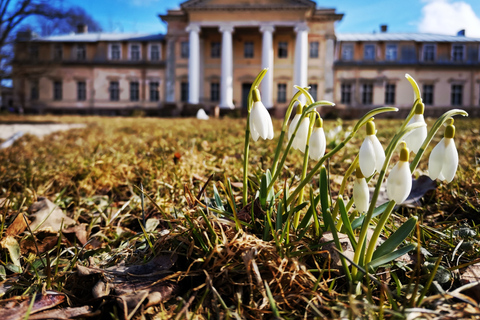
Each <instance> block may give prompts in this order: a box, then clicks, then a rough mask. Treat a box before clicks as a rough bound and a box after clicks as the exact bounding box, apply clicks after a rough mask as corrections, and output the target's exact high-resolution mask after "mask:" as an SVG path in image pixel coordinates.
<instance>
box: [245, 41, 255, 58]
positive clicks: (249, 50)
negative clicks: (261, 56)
mask: <svg viewBox="0 0 480 320" xmlns="http://www.w3.org/2000/svg"><path fill="white" fill-rule="evenodd" d="M243 57H244V58H253V41H245V43H244V46H243Z"/></svg>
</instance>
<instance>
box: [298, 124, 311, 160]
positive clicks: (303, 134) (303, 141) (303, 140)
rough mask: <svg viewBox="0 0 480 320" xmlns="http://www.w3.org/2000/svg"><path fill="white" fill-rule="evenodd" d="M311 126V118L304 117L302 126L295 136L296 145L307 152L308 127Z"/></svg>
mask: <svg viewBox="0 0 480 320" xmlns="http://www.w3.org/2000/svg"><path fill="white" fill-rule="evenodd" d="M309 126H310V119H309V118H303V120H302V123H301V124H300V127H299V128H298V131H297V135H296V136H295V140H297V141H296V146H297V148H298V150H300V151H302V152H305V146H306V145H307V137H308V127H309Z"/></svg>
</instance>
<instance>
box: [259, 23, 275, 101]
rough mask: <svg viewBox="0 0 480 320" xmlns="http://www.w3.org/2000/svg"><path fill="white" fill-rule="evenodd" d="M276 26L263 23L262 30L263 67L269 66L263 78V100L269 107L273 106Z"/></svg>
mask: <svg viewBox="0 0 480 320" xmlns="http://www.w3.org/2000/svg"><path fill="white" fill-rule="evenodd" d="M274 31H275V27H274V26H272V25H263V26H261V27H260V32H262V33H263V39H262V69H263V68H268V72H267V74H266V75H265V78H263V80H262V84H261V86H262V90H261V93H262V102H263V104H264V105H265V107H267V108H271V107H273V32H274Z"/></svg>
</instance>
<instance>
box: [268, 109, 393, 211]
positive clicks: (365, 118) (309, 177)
mask: <svg viewBox="0 0 480 320" xmlns="http://www.w3.org/2000/svg"><path fill="white" fill-rule="evenodd" d="M390 111H398V109H397V108H393V107H381V108H377V109H374V110H371V111H369V112H368V113H367V114H365V115H364V116H363V117H362V118H360V120H358V122H357V124H356V125H355V127H354V128H353V130H352V132H351V133H350V134H349V135H348V137H346V138H345V139H344V140H343V141H342V142H340V143H339V144H338V145H337V146H336V147H335V148H333V149H332V150H331V151H330V152H329V153H327V154H326V155H324V156H323V157H322V158H321V159H320V160H318V162H317V164H316V165H315V166H314V167H313V168H312V170H310V173H309V174H307V176H306V177H305V179H303V180H302V181H300V184H299V185H298V186H297V188H296V189H295V190H294V191H293V193H292V194H291V195H290V196H289V197H288V199H287V205H290V204H291V203H292V201H293V200H294V199H295V198H296V197H297V196H298V194H299V192H300V189H301V188H303V187H304V186H305V185H306V184H307V183H309V182H310V180H312V178H313V176H314V175H315V174H316V173H317V172H318V170H320V168H321V167H322V164H323V163H324V162H325V160H326V159H328V158H330V157H332V156H333V155H334V154H336V153H337V152H338V151H340V150H341V149H342V148H343V147H344V146H345V145H346V144H347V143H348V142H349V141H350V140H351V139H352V138H353V137H354V136H355V134H356V133H357V131H358V130H359V129H360V128H361V127H362V126H363V125H364V124H365V123H367V121H368V120H370V118H371V117H373V116H375V115H377V114H379V113H383V112H390ZM272 181H273V179H272Z"/></svg>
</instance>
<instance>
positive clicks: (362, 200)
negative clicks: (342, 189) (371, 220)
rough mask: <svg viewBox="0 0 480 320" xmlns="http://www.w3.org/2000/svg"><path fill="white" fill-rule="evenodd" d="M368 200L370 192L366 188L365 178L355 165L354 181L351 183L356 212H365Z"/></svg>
mask: <svg viewBox="0 0 480 320" xmlns="http://www.w3.org/2000/svg"><path fill="white" fill-rule="evenodd" d="M369 200H370V192H369V190H368V184H367V181H366V180H365V176H364V175H363V173H362V171H361V170H360V167H357V170H356V171H355V181H354V183H353V201H354V202H355V206H356V207H357V210H358V212H360V213H363V212H367V210H368V206H369Z"/></svg>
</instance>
